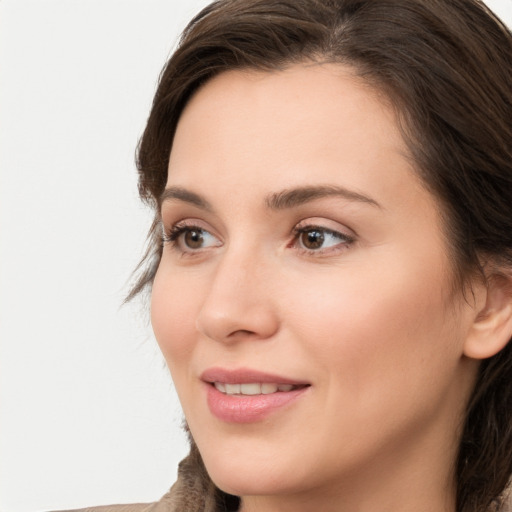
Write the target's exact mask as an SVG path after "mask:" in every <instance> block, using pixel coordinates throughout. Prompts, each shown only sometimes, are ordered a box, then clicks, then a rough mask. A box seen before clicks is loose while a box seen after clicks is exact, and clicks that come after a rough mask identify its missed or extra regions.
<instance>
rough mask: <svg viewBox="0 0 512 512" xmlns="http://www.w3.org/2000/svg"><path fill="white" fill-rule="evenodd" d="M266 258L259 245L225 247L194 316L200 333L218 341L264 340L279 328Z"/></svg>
mask: <svg viewBox="0 0 512 512" xmlns="http://www.w3.org/2000/svg"><path fill="white" fill-rule="evenodd" d="M270 274H271V271H270V269H269V261H268V260H267V259H266V258H265V256H264V254H263V251H261V250H259V249H258V248H255V247H253V248H250V247H247V246H246V247H238V248H237V247H232V248H227V249H226V251H225V253H224V254H223V255H222V256H220V258H219V261H218V263H217V265H216V268H215V270H214V275H213V277H212V278H211V282H210V287H209V290H208V293H207V295H206V297H205V300H204V302H203V304H202V307H201V309H200V312H199V315H198V318H197V328H198V330H199V331H200V332H202V333H203V334H205V335H206V336H208V337H209V338H211V339H214V340H217V341H225V342H228V341H233V340H235V339H239V338H241V337H247V336H250V337H252V338H258V339H264V338H268V337H269V336H271V335H272V334H273V333H274V332H275V331H276V330H277V328H278V319H277V315H276V310H275V308H274V306H273V302H272V297H271V296H270V290H269V286H268V279H269V275H270Z"/></svg>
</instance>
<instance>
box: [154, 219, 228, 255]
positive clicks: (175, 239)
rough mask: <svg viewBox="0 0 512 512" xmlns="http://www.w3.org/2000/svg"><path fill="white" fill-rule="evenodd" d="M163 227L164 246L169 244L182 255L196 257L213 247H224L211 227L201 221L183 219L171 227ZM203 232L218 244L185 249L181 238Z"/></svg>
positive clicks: (162, 224)
mask: <svg viewBox="0 0 512 512" xmlns="http://www.w3.org/2000/svg"><path fill="white" fill-rule="evenodd" d="M161 226H162V241H163V243H164V244H168V245H170V246H171V248H172V249H175V250H176V251H178V252H180V253H181V254H182V255H194V254H197V253H200V252H202V251H204V250H208V249H210V248H212V247H220V246H221V245H222V241H221V239H220V238H219V236H217V235H216V234H215V232H214V230H212V229H211V228H210V227H209V226H205V222H203V221H201V220H199V219H190V218H187V219H183V220H179V221H176V222H173V223H172V224H171V225H170V226H169V227H166V226H165V223H164V222H162V223H161ZM194 230H197V231H201V232H202V233H207V234H208V235H209V236H210V237H212V238H214V239H215V240H217V241H218V243H215V244H211V245H209V246H206V247H199V248H197V249H194V248H191V247H189V248H186V247H183V244H182V242H180V237H181V236H182V235H183V234H185V233H187V232H188V231H194Z"/></svg>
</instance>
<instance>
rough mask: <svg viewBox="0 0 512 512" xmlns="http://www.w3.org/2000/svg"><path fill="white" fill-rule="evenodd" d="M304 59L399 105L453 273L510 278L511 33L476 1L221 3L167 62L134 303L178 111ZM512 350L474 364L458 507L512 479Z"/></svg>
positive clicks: (149, 275) (482, 501)
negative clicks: (240, 75)
mask: <svg viewBox="0 0 512 512" xmlns="http://www.w3.org/2000/svg"><path fill="white" fill-rule="evenodd" d="M305 60H316V61H322V62H334V63H340V64H344V65H348V66H351V67H352V68H354V69H355V71H356V73H357V74H358V75H360V76H361V77H362V78H364V79H366V80H367V81H368V82H369V83H371V84H372V85H374V86H375V87H377V88H378V89H380V90H382V91H383V92H384V93H385V94H386V95H387V97H388V98H389V99H390V100H391V102H392V103H393V105H394V107H395V108H396V111H397V114H398V119H399V122H400V125H401V128H402V132H403V136H404V139H405V141H406V143H407V145H408V147H409V150H410V152H411V155H412V158H413V161H414V164H415V168H416V170H417V172H418V174H419V176H420V177H421V179H422V180H423V182H424V183H425V185H426V187H427V188H428V189H429V190H430V191H431V192H432V193H433V194H434V195H435V196H436V197H437V198H438V200H439V204H440V205H441V209H442V212H443V215H444V221H445V228H446V229H445V231H446V238H447V241H448V244H449V247H450V250H451V252H452V259H453V262H454V269H455V272H454V275H455V277H456V278H457V283H458V284H459V285H460V286H464V283H465V282H467V279H468V276H470V275H474V274H475V272H482V261H484V260H486V261H493V262H494V264H495V268H501V269H502V272H508V273H511V272H512V34H511V33H510V31H509V30H508V29H507V28H506V26H505V25H504V24H503V23H502V22H501V21H500V20H499V19H498V18H497V17H496V16H495V15H494V14H493V13H492V12H491V11H490V10H489V9H488V8H486V7H485V5H484V4H483V3H481V2H480V1H478V0H324V1H322V0H281V1H274V0H220V1H217V2H214V3H212V4H211V5H210V6H208V7H207V8H205V9H204V10H203V11H202V12H201V13H200V14H199V15H198V16H197V17H195V18H194V19H193V20H192V21H191V22H190V24H189V25H188V27H187V28H186V29H185V31H184V33H183V35H182V38H181V41H180V44H179V46H178V49H177V50H176V52H175V53H174V54H173V56H172V57H171V58H170V60H169V61H168V63H167V64H166V66H165V68H164V70H163V72H162V74H161V77H160V82H159V86H158V89H157V92H156V94H155V98H154V102H153V106H152V109H151V113H150V116H149V119H148V123H147V127H146V129H145V131H144V134H143V136H142V138H141V141H140V144H139V148H138V155H137V163H138V169H139V176H140V180H139V191H140V195H141V198H142V199H143V200H144V201H146V202H147V203H149V204H150V205H151V206H152V207H153V208H154V209H155V222H154V223H153V225H152V227H151V230H150V239H149V240H150V244H149V246H148V252H147V254H146V257H145V260H144V261H145V263H144V265H142V266H141V268H140V270H141V272H140V275H139V279H138V282H137V283H136V285H135V286H134V288H133V290H132V293H131V296H134V295H136V294H137V293H139V292H140V291H142V290H143V289H144V288H146V287H147V286H148V285H149V286H150V285H151V283H152V281H153V278H154V275H155V272H156V268H157V266H158V263H159V261H160V257H161V250H162V242H161V236H160V232H159V229H158V223H159V211H158V210H159V197H160V195H161V194H162V192H163V190H164V188H165V184H166V181H167V167H168V163H169V155H170V152H171V150H172V142H173V137H174V133H175V130H176V125H177V123H178V120H179V117H180V115H181V113H182V111H183V108H184V107H185V105H186V103H187V101H188V100H189V99H190V97H191V95H193V94H194V92H195V91H196V90H197V89H198V88H199V87H201V86H202V85H203V84H204V83H205V82H207V81H208V80H209V79H210V78H212V77H213V76H216V75H218V74H219V73H222V72H223V71H226V70H233V69H247V68H248V69H255V70H268V71H271V70H279V69H284V68H285V67H286V66H289V65H291V64H293V63H298V62H303V61H305ZM511 345H512V344H510V343H509V344H508V345H507V347H506V348H505V349H504V350H502V351H501V352H500V353H499V354H497V355H496V356H494V357H492V358H490V359H488V360H485V361H484V362H483V363H482V364H481V366H480V373H479V377H478V382H477V384H476V387H475V391H474V393H473V396H472V398H471V400H470V403H469V404H468V408H467V415H466V419H465V424H464V427H463V433H462V438H461V443H460V449H459V454H458V459H457V461H456V467H455V469H454V473H455V478H456V485H457V511H458V512H483V511H497V510H499V509H500V506H501V505H500V504H501V501H502V498H503V493H504V489H505V488H506V486H507V482H508V480H509V477H510V475H511V473H512V426H511V420H512V352H511V348H510V347H511Z"/></svg>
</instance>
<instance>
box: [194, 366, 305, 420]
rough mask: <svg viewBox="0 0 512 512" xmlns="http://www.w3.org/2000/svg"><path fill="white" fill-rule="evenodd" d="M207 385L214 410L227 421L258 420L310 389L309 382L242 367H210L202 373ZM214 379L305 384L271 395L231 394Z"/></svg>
mask: <svg viewBox="0 0 512 512" xmlns="http://www.w3.org/2000/svg"><path fill="white" fill-rule="evenodd" d="M201 379H202V380H203V382H204V384H205V388H206V401H207V404H208V408H209V409H210V412H211V413H212V414H213V416H215V417H216V418H218V419H219V420H221V421H224V422H226V423H255V422H258V421H262V420H264V419H265V418H267V417H268V416H269V415H271V414H274V413H276V412H278V411H279V410H283V408H285V406H288V405H291V404H292V403H293V402H295V401H296V400H297V399H298V398H299V397H301V396H303V395H304V394H305V393H306V392H307V390H308V389H309V387H310V386H309V383H308V382H306V381H303V380H296V379H291V378H288V377H283V376H280V375H273V374H269V373H264V372H260V371H257V370H251V369H248V368H240V369H236V370H227V369H223V368H210V369H208V370H206V371H205V372H203V374H202V375H201ZM214 382H223V383H226V384H237V383H240V384H249V383H253V382H260V383H274V384H292V385H296V386H303V387H300V388H298V389H292V390H291V391H279V392H276V393H271V394H268V395H263V394H262V395H227V394H225V393H222V392H220V391H219V390H218V389H216V388H215V386H214V385H213V383H214Z"/></svg>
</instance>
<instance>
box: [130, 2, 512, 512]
mask: <svg viewBox="0 0 512 512" xmlns="http://www.w3.org/2000/svg"><path fill="white" fill-rule="evenodd" d="M511 156H512V35H511V34H510V32H509V31H508V30H507V29H506V28H505V26H503V24H501V23H500V21H499V20H497V19H496V18H495V17H494V16H493V14H492V13H491V12H489V11H488V10H487V9H486V8H485V6H484V5H483V4H481V3H480V2H478V1H476V0H379V1H376V0H323V1H316V0H300V1H297V0H288V1H281V2H273V1H270V0H251V1H247V0H221V1H219V2H215V3H214V4H212V5H211V6H209V7H208V8H206V9H205V10H204V11H203V12H202V13H200V14H199V15H198V16H197V17H196V18H195V19H194V20H193V21H192V22H191V23H190V25H189V26H188V28H187V29H186V30H185V33H184V35H183V38H182V41H181V44H180V46H179V48H178V50H177V51H176V52H175V54H174V55H173V56H172V57H171V59H170V60H169V62H168V63H167V65H166V67H165V69H164V71H163V73H162V76H161V80H160V85H159V87H158V90H157V92H156V95H155V99H154V103H153V107H152V111H151V114H150V117H149V120H148V124H147V127H146V130H145V132H144V135H143V137H142V140H141V142H140V147H139V152H138V163H139V171H140V192H141V197H142V198H143V199H144V200H146V201H147V202H149V203H150V204H151V205H152V206H153V207H154V209H155V221H154V224H153V226H152V228H151V232H150V236H151V247H150V248H149V250H148V254H147V258H146V261H147V263H148V266H147V268H146V270H145V271H144V272H143V273H142V275H141V276H140V280H139V281H138V284H137V285H136V287H135V288H134V291H133V295H135V294H137V293H139V292H140V291H142V290H143V289H144V288H145V287H146V286H151V288H152V304H151V309H152V323H153V328H154V331H155V335H156V338H157V341H158V343H159V345H160V348H161V349H162V352H163V354H164V356H165V358H166V360H167V363H168V366H169V368H170V371H171V374H172V377H173V380H174V382H175V385H176V388H177V391H178V395H179V397H180V400H181V403H182V406H183V409H184V413H185V418H186V421H187V428H188V429H189V432H190V439H191V454H190V455H189V457H187V459H185V460H184V461H183V462H182V463H181V465H180V473H179V478H178V481H177V483H176V484H175V486H174V487H173V488H172V489H171V491H170V493H169V494H168V495H166V496H165V497H164V498H163V499H162V501H161V502H159V503H158V504H153V505H148V506H142V509H143V510H144V509H146V508H147V509H148V510H149V509H150V510H165V511H171V510H172V511H199V510H201V511H203V510H205V511H206V510H207V511H217V510H241V511H243V512H252V511H256V510H265V511H285V510H286V511H288V510H293V511H301V510H322V511H339V510H350V511H358V512H364V511H377V510H378V511H394V512H398V511H402V510H403V511H405V510H408V511H410V510H415V511H436V512H440V511H443V512H445V511H446V512H448V511H450V512H454V511H457V512H484V511H491V510H493V511H497V510H505V508H504V507H505V505H504V501H505V498H506V493H505V488H506V486H507V483H508V479H509V477H510V474H511V473H512V456H511V455H512V429H511V421H510V414H511V411H512V395H511V391H510V382H511V372H512V355H511V352H510V351H511V349H510V345H509V344H508V342H509V341H510V338H511V336H512V158H511Z"/></svg>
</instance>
